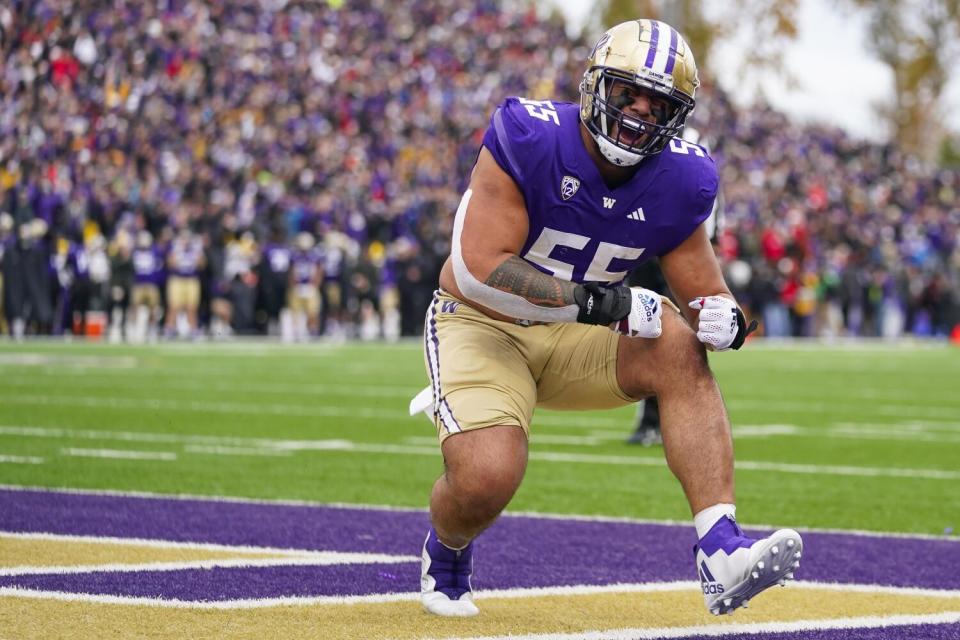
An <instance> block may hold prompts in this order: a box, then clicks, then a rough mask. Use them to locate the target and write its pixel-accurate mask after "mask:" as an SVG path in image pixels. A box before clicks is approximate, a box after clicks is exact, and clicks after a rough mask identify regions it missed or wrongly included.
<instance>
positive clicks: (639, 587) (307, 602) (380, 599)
mask: <svg viewBox="0 0 960 640" xmlns="http://www.w3.org/2000/svg"><path fill="white" fill-rule="evenodd" d="M800 585H803V586H802V587H800ZM793 586H796V587H800V588H806V589H818V588H827V589H829V590H834V591H844V590H848V591H851V592H856V593H882V594H891V595H907V596H923V597H932V598H944V599H950V598H960V591H938V590H936V589H915V588H898V587H886V586H874V585H857V584H853V585H832V584H831V585H819V584H818V583H813V582H801V583H796V584H795V585H793ZM845 587H849V588H847V589H845ZM668 591H696V592H698V593H699V591H700V584H699V583H698V582H694V581H685V580H683V581H680V580H678V581H675V582H652V583H646V584H613V585H574V586H560V587H536V588H528V589H523V588H517V589H489V590H485V591H476V592H474V596H475V598H476V600H477V601H478V602H479V601H483V600H488V599H494V598H537V597H549V596H580V595H594V594H603V593H653V592H668ZM0 597H17V598H33V599H49V600H60V601H67V602H92V603H103V604H119V605H132V606H148V607H158V608H163V609H166V608H169V609H215V610H236V609H263V608H268V607H280V606H316V605H344V604H381V603H388V602H411V601H417V600H419V599H420V595H419V594H418V593H416V592H412V591H410V592H404V593H382V594H381V593H378V594H370V595H362V596H287V597H281V598H249V599H241V600H221V601H216V602H210V601H202V602H198V601H190V600H175V599H170V600H168V599H154V598H143V597H126V596H111V595H100V594H89V593H71V592H63V591H42V590H34V589H24V588H21V587H2V588H0ZM958 606H960V603H958ZM937 615H939V614H937ZM956 615H958V616H960V611H958V612H957V613H956ZM817 622H822V621H817ZM904 624H918V623H904ZM723 628H727V626H726V625H723ZM511 637H512V636H511ZM532 637H538V636H532ZM548 637H550V636H548ZM560 637H564V636H560ZM572 637H580V636H572ZM602 637H607V636H602Z"/></svg>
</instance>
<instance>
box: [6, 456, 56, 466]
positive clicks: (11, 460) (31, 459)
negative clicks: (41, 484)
mask: <svg viewBox="0 0 960 640" xmlns="http://www.w3.org/2000/svg"><path fill="white" fill-rule="evenodd" d="M44 462H46V458H41V457H40V456H11V455H7V454H0V463H3V464H43V463H44Z"/></svg>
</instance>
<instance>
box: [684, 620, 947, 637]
mask: <svg viewBox="0 0 960 640" xmlns="http://www.w3.org/2000/svg"><path fill="white" fill-rule="evenodd" d="M701 638H703V636H683V637H682V638H679V639H678V640H694V639H697V640H699V639H701ZM723 638H724V640H890V639H891V638H896V640H956V639H957V638H960V624H944V625H940V624H920V625H905V626H902V627H899V626H898V627H875V628H873V629H829V630H816V631H794V632H788V633H738V634H736V635H724V636H723Z"/></svg>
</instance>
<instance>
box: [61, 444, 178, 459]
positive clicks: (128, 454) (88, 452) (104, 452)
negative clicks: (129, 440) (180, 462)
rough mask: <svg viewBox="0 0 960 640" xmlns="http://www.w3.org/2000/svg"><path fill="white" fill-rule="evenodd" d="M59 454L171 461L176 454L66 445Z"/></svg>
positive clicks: (78, 456)
mask: <svg viewBox="0 0 960 640" xmlns="http://www.w3.org/2000/svg"><path fill="white" fill-rule="evenodd" d="M60 454H61V455H64V456H73V457H76V458H115V459H118V460H163V461H165V462H172V461H174V460H176V459H177V454H175V453H173V452H172V451H131V450H129V449H80V448H76V447H66V448H63V449H60Z"/></svg>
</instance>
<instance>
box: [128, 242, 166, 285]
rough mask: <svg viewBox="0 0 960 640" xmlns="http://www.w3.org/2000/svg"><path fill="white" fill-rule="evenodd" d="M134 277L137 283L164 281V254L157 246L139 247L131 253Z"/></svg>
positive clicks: (157, 283)
mask: <svg viewBox="0 0 960 640" xmlns="http://www.w3.org/2000/svg"><path fill="white" fill-rule="evenodd" d="M130 260H131V261H132V263H133V279H134V282H136V283H137V284H155V285H157V286H159V285H160V283H161V282H162V281H163V254H162V253H161V251H160V249H159V248H157V247H137V248H135V249H134V250H133V252H132V253H131V255H130Z"/></svg>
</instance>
